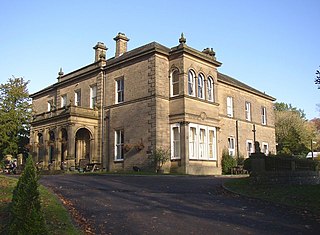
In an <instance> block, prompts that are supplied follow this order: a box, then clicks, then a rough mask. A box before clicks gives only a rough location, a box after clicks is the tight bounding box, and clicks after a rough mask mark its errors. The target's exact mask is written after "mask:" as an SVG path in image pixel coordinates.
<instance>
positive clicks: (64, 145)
mask: <svg viewBox="0 0 320 235" xmlns="http://www.w3.org/2000/svg"><path fill="white" fill-rule="evenodd" d="M67 156H68V132H67V130H66V129H65V128H62V129H61V164H63V162H64V161H65V160H66V159H67Z"/></svg>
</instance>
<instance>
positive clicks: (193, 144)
mask: <svg viewBox="0 0 320 235" xmlns="http://www.w3.org/2000/svg"><path fill="white" fill-rule="evenodd" d="M191 129H194V130H195V136H194V138H192V131H191ZM201 130H203V132H202V133H203V143H202V145H201V135H202V134H201ZM210 131H213V133H214V134H213V139H212V146H211V148H212V156H209V153H210V151H209V148H210V139H209V137H210V135H209V133H210ZM193 139H194V141H192V140H193ZM216 150H217V141H216V128H215V127H209V126H204V125H199V124H195V123H190V124H189V159H190V160H217V152H216ZM201 153H202V154H201Z"/></svg>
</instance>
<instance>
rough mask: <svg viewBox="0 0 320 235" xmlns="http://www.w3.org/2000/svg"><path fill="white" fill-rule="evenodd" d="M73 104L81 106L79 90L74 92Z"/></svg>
mask: <svg viewBox="0 0 320 235" xmlns="http://www.w3.org/2000/svg"><path fill="white" fill-rule="evenodd" d="M74 105H75V106H81V90H77V91H75V92H74Z"/></svg>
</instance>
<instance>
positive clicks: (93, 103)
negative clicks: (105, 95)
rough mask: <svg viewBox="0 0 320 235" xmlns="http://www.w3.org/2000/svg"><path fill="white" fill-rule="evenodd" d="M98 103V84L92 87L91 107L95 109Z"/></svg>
mask: <svg viewBox="0 0 320 235" xmlns="http://www.w3.org/2000/svg"><path fill="white" fill-rule="evenodd" d="M96 105H97V85H94V86H91V87H90V108H91V109H94V108H95V107H96Z"/></svg>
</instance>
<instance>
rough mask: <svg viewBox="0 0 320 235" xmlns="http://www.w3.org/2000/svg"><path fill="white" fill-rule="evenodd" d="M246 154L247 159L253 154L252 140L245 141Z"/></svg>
mask: <svg viewBox="0 0 320 235" xmlns="http://www.w3.org/2000/svg"><path fill="white" fill-rule="evenodd" d="M250 146H251V148H250ZM246 152H247V157H250V155H251V153H254V143H253V141H252V140H246Z"/></svg>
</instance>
